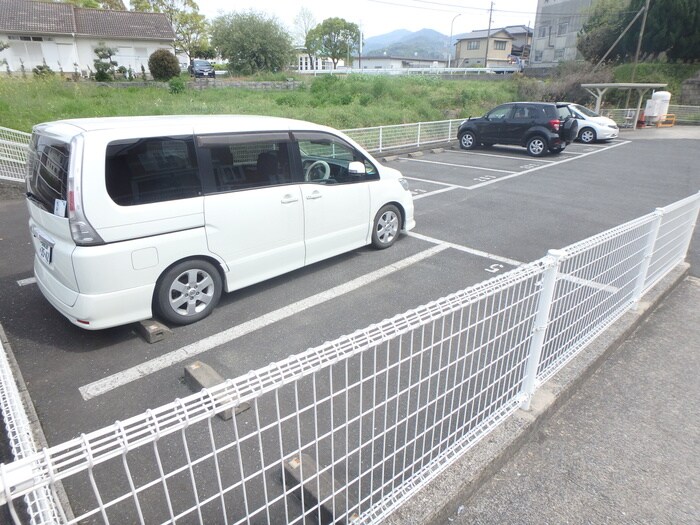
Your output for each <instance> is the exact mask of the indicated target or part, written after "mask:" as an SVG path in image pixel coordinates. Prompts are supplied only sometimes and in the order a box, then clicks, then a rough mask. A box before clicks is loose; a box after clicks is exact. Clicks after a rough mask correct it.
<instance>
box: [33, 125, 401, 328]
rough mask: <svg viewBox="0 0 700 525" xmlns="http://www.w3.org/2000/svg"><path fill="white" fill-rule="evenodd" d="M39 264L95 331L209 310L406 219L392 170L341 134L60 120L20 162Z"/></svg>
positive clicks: (43, 284)
mask: <svg viewBox="0 0 700 525" xmlns="http://www.w3.org/2000/svg"><path fill="white" fill-rule="evenodd" d="M26 182H27V205H28V207H29V215H30V219H29V227H30V231H31V236H32V239H33V243H34V248H35V257H34V274H35V276H36V280H37V283H38V285H39V288H40V289H41V291H42V293H43V294H44V296H45V297H46V298H47V299H48V301H49V302H50V303H51V304H52V305H53V306H54V307H55V308H56V309H57V310H58V311H59V312H61V313H62V314H63V315H64V316H66V317H67V318H68V319H69V320H70V321H71V322H72V323H74V324H76V325H77V326H80V327H82V328H86V329H90V330H96V329H102V328H108V327H112V326H118V325H123V324H126V323H130V322H135V321H140V320H143V319H148V318H150V317H152V316H153V315H154V314H157V315H159V316H160V317H161V318H163V319H164V320H166V321H168V322H170V323H175V324H189V323H193V322H195V321H198V320H200V319H202V318H203V317H206V316H207V315H209V314H210V313H211V311H212V310H213V309H214V307H215V306H216V304H217V302H218V300H219V297H220V296H221V293H222V291H227V292H228V291H232V290H236V289H239V288H242V287H245V286H249V285H251V284H254V283H257V282H260V281H263V280H265V279H269V278H271V277H274V276H277V275H280V274H283V273H285V272H289V271H291V270H294V269H296V268H300V267H302V266H305V265H307V264H311V263H314V262H317V261H320V260H323V259H327V258H329V257H333V256H334V255H338V254H340V253H343V252H347V251H349V250H353V249H355V248H358V247H361V246H364V245H367V244H372V245H373V246H374V247H376V248H379V249H382V248H387V247H389V246H391V245H392V244H393V243H394V242H395V241H396V239H397V236H398V235H399V232H400V231H408V230H411V229H412V228H413V227H414V226H415V220H414V217H413V199H412V197H411V193H410V192H409V190H408V184H407V182H406V180H405V179H404V178H403V177H402V176H401V173H400V172H398V171H397V170H394V169H391V168H388V167H386V166H382V165H381V164H379V163H378V162H377V161H376V160H375V159H373V158H372V156H371V155H370V154H369V153H367V152H366V151H364V150H363V149H362V147H360V146H359V145H358V144H357V143H355V142H354V141H353V140H352V139H350V138H349V137H347V136H345V135H343V134H342V133H340V132H338V131H336V130H333V129H331V128H327V127H324V126H319V125H316V124H312V123H309V122H302V121H296V120H289V119H282V118H273V117H257V116H224V115H222V116H158V117H114V118H93V119H75V120H63V121H57V122H49V123H45V124H39V125H37V126H35V127H34V130H33V134H32V139H31V143H30V147H29V156H28V162H27V179H26Z"/></svg>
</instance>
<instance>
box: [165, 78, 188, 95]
mask: <svg viewBox="0 0 700 525" xmlns="http://www.w3.org/2000/svg"><path fill="white" fill-rule="evenodd" d="M168 89H169V90H170V93H171V94H172V95H177V94H178V93H184V92H185V81H184V80H182V78H181V77H179V76H178V77H173V78H171V79H170V80H169V81H168Z"/></svg>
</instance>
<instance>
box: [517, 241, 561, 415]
mask: <svg viewBox="0 0 700 525" xmlns="http://www.w3.org/2000/svg"><path fill="white" fill-rule="evenodd" d="M563 257H564V252H563V251H561V250H549V252H548V257H547V262H546V266H545V271H544V274H543V275H542V289H541V290H540V297H539V300H538V302H537V315H536V316H535V322H534V326H533V328H532V339H531V340H530V348H529V351H528V356H529V357H528V359H527V369H526V370H525V380H524V381H523V390H522V392H521V396H522V397H523V400H522V405H521V408H523V409H524V410H530V401H531V400H532V395H533V394H534V393H535V388H536V387H537V384H536V383H537V381H536V380H537V368H538V367H539V365H540V357H541V356H542V347H543V346H544V336H545V334H546V332H547V325H548V324H549V311H550V309H551V307H552V298H553V297H554V285H555V284H556V282H557V274H558V273H559V265H560V264H561V259H562V258H563Z"/></svg>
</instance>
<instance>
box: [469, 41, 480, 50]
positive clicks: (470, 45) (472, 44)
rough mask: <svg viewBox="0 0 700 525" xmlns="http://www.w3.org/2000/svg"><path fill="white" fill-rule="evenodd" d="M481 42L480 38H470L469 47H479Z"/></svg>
mask: <svg viewBox="0 0 700 525" xmlns="http://www.w3.org/2000/svg"><path fill="white" fill-rule="evenodd" d="M480 44H481V42H480V41H479V40H470V41H469V43H468V44H467V49H479V47H480Z"/></svg>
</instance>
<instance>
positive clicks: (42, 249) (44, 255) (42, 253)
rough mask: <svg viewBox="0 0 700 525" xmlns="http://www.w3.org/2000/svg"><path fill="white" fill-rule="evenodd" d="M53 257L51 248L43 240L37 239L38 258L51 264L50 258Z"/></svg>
mask: <svg viewBox="0 0 700 525" xmlns="http://www.w3.org/2000/svg"><path fill="white" fill-rule="evenodd" d="M52 255H53V246H51V245H50V244H49V243H48V242H46V241H44V240H43V239H39V257H41V259H42V260H43V261H44V262H45V263H46V264H51V256H52Z"/></svg>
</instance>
